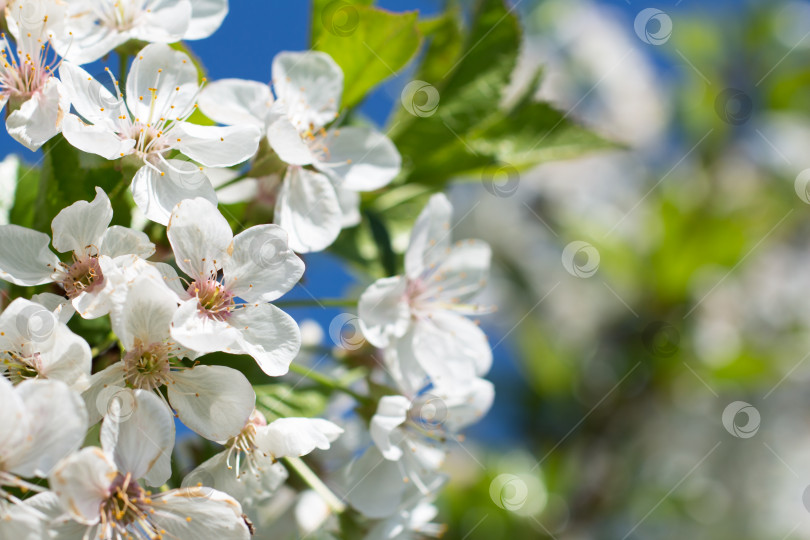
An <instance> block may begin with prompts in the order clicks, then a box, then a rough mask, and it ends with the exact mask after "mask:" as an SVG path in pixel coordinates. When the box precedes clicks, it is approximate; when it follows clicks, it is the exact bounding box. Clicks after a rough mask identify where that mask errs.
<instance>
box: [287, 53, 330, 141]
mask: <svg viewBox="0 0 810 540" xmlns="http://www.w3.org/2000/svg"><path fill="white" fill-rule="evenodd" d="M273 89H274V90H275V92H276V97H278V100H279V101H280V102H281V103H282V104H283V105H284V106H285V107H286V108H287V113H288V115H289V117H290V120H291V121H292V122H293V124H295V127H296V128H297V129H298V130H299V131H305V130H307V129H308V128H309V127H310V124H312V125H313V126H314V127H315V129H318V128H321V127H323V126H325V125H326V124H328V123H329V122H331V121H332V120H334V119H335V117H336V116H337V112H338V109H339V107H340V98H341V95H342V93H343V71H341V69H340V67H339V66H338V65H337V64H336V63H335V61H334V60H332V57H331V56H329V55H328V54H326V53H323V52H317V51H306V52H281V53H279V54H277V55H276V57H275V58H274V59H273Z"/></svg>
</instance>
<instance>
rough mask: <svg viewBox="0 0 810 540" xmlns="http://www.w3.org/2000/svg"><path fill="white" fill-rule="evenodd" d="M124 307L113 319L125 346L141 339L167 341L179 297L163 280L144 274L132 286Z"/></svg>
mask: <svg viewBox="0 0 810 540" xmlns="http://www.w3.org/2000/svg"><path fill="white" fill-rule="evenodd" d="M116 311H118V310H116ZM120 311H121V313H120V316H116V317H113V319H112V323H113V331H114V332H115V335H116V336H118V339H120V340H121V343H122V344H123V345H124V348H125V349H127V350H130V349H132V348H133V346H134V345H135V343H137V342H140V343H143V344H144V345H148V344H150V343H164V342H166V341H168V339H169V337H170V332H169V330H170V327H171V322H172V317H174V312H175V311H177V297H176V296H174V293H173V292H172V291H171V290H170V289H169V288H168V287H167V286H166V284H164V283H163V282H161V281H157V280H155V279H151V278H149V277H142V278H140V279H138V280H136V281H135V282H134V283H133V284H132V286H131V287H130V289H129V292H128V293H127V297H126V301H125V303H124V304H123V305H122V306H121V309H120Z"/></svg>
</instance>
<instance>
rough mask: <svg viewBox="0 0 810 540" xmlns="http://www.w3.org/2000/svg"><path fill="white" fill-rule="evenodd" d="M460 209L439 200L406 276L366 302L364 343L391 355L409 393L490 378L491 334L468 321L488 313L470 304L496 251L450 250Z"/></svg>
mask: <svg viewBox="0 0 810 540" xmlns="http://www.w3.org/2000/svg"><path fill="white" fill-rule="evenodd" d="M451 214H452V207H451V206H450V203H449V201H448V200H447V198H446V197H445V196H444V195H443V194H438V195H434V196H433V197H431V199H430V201H429V202H428V204H427V206H426V207H425V209H424V210H423V211H422V213H421V214H420V215H419V218H418V219H417V220H416V223H415V224H414V227H413V231H412V232H411V239H410V243H409V245H408V249H407V251H406V253H405V275H403V276H395V277H390V278H383V279H379V280H377V281H376V282H375V283H373V284H372V285H371V286H370V287H368V289H366V291H365V292H364V293H363V295H362V296H361V297H360V302H359V304H358V311H359V316H360V326H361V328H362V331H363V335H364V336H365V337H366V339H367V340H368V341H369V342H370V343H371V344H373V345H375V346H377V347H386V348H387V349H386V362H387V363H388V365H389V368H390V370H391V372H392V373H393V375H394V377H395V378H396V379H397V382H398V384H399V385H400V386H401V387H402V388H403V390H404V391H406V392H407V393H410V394H413V393H415V392H417V391H418V390H420V389H421V388H422V387H423V386H424V385H425V382H426V379H427V378H428V377H429V378H430V379H431V380H432V381H434V383H436V382H449V381H454V382H455V383H456V384H460V385H461V384H463V383H464V381H470V380H472V379H473V378H475V377H478V376H482V375H484V374H486V373H487V371H489V367H490V365H491V364H492V351H491V350H490V347H489V343H488V342H487V338H486V336H485V335H484V333H483V332H482V331H481V329H480V328H478V326H477V325H476V324H475V323H473V322H472V321H470V320H469V319H467V318H465V317H464V316H463V315H474V314H478V313H482V312H485V311H486V310H485V309H483V308H482V307H481V306H479V305H476V304H473V303H470V300H471V299H472V298H473V297H474V296H475V295H476V294H477V293H478V292H479V291H480V290H481V289H482V288H483V286H484V283H485V280H486V278H487V276H488V273H489V263H490V257H491V252H490V248H489V245H487V244H486V243H485V242H482V241H479V240H467V241H463V242H459V243H457V244H455V245H451V244H450V233H451V231H450V219H451Z"/></svg>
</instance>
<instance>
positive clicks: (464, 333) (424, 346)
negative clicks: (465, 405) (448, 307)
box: [413, 312, 492, 384]
mask: <svg viewBox="0 0 810 540" xmlns="http://www.w3.org/2000/svg"><path fill="white" fill-rule="evenodd" d="M413 349H414V351H415V353H416V358H417V360H418V361H419V364H420V365H421V366H422V368H423V369H424V370H425V371H426V372H427V373H428V374H429V375H430V377H431V379H432V380H433V381H434V383H436V384H441V383H446V382H449V381H456V383H458V384H461V381H467V382H469V381H471V380H472V379H473V378H475V377H476V376H481V375H485V374H486V373H487V372H488V371H489V368H490V366H491V365H492V350H491V349H490V347H489V342H488V341H487V338H486V335H485V334H484V333H483V332H482V331H481V329H480V328H478V326H476V325H475V324H474V323H473V322H472V321H470V320H469V319H467V318H465V317H463V316H461V315H456V314H455V313H449V312H435V313H433V314H432V316H431V318H430V321H419V322H417V323H416V324H415V325H414V331H413ZM465 384H466V383H465Z"/></svg>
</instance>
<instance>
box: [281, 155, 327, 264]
mask: <svg viewBox="0 0 810 540" xmlns="http://www.w3.org/2000/svg"><path fill="white" fill-rule="evenodd" d="M273 221H274V222H275V223H277V224H278V225H280V226H281V227H282V228H283V229H284V230H285V231H287V232H288V234H289V235H290V247H291V248H292V249H294V250H295V251H297V252H299V253H308V252H311V251H321V250H323V249H326V248H327V247H329V246H330V245H332V243H333V242H334V241H335V239H336V238H337V237H338V235H339V234H340V227H341V224H342V222H343V212H342V211H341V209H340V202H339V201H338V198H337V193H336V192H335V187H334V186H333V185H332V182H331V181H330V180H329V179H328V178H327V177H326V176H324V175H322V174H319V173H316V172H312V171H308V170H306V169H302V168H301V167H297V166H291V167H289V168H288V169H287V174H286V175H285V177H284V182H282V184H281V190H280V191H279V194H278V199H277V200H276V211H275V215H274V217H273Z"/></svg>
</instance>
